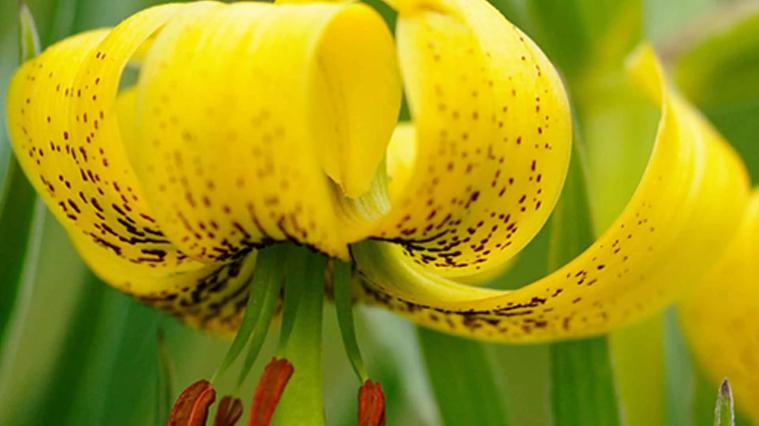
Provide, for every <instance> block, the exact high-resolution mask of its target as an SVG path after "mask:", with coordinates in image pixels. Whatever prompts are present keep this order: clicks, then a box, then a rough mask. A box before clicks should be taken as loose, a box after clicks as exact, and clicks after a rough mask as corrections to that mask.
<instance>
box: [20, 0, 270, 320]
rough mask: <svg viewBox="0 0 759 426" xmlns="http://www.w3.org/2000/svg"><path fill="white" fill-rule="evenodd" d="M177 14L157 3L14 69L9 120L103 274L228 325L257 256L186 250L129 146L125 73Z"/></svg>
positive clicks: (59, 213)
mask: <svg viewBox="0 0 759 426" xmlns="http://www.w3.org/2000/svg"><path fill="white" fill-rule="evenodd" d="M194 7H196V6H190V7H188V8H194ZM180 12H181V10H180V8H179V7H177V6H173V5H170V6H161V7H158V8H153V9H150V10H147V11H145V12H142V13H139V14H137V15H135V16H133V17H132V18H130V19H128V20H127V21H125V22H124V23H123V24H121V25H119V26H118V27H116V28H115V29H113V30H112V31H107V30H100V31H94V32H88V33H84V34H81V35H78V36H75V37H72V38H69V39H66V40H65V41H63V42H60V43H58V44H56V45H54V46H52V47H50V48H49V49H47V50H46V51H45V52H44V53H43V54H42V55H40V56H39V57H37V58H36V59H34V60H32V61H30V62H28V63H26V64H24V65H23V66H22V67H21V69H20V70H19V71H18V72H17V73H16V75H15V77H14V79H13V82H12V84H11V86H10V89H9V96H8V118H9V120H8V124H9V130H10V134H11V140H12V141H13V147H14V150H15V151H16V155H17V158H18V159H19V161H20V163H21V165H22V167H23V168H24V170H25V171H26V173H27V176H28V177H29V179H30V181H31V183H32V184H33V185H34V186H35V188H36V189H37V191H38V192H39V194H40V196H41V197H42V199H43V200H44V201H45V203H46V204H47V205H48V206H49V207H50V209H51V211H52V212H53V214H55V216H56V217H57V218H58V219H59V221H60V222H61V223H62V224H63V225H64V227H65V228H66V230H67V231H68V233H69V235H70V236H71V238H72V240H73V241H74V243H75V245H76V246H77V248H78V249H79V252H80V254H81V255H82V257H83V258H84V260H85V261H86V262H87V263H88V264H89V265H90V266H91V267H92V269H93V270H94V271H95V272H96V273H97V274H98V275H99V276H100V277H101V278H102V279H104V280H105V281H107V282H109V283H110V284H111V285H113V286H114V287H116V288H118V289H120V290H122V291H125V292H127V293H130V294H132V295H134V296H135V297H136V298H138V299H139V300H141V301H143V302H145V303H148V304H150V305H153V306H157V307H159V308H162V309H164V310H167V311H169V312H170V313H172V314H174V315H176V316H178V317H180V318H181V319H183V320H184V321H186V322H188V323H190V324H192V325H194V326H197V327H202V328H205V329H209V330H213V331H218V332H221V333H229V332H231V331H233V330H234V329H235V328H236V327H237V324H238V322H239V319H240V315H241V312H242V310H243V309H244V307H245V301H246V299H247V294H248V289H247V283H248V280H249V278H250V275H251V274H252V269H253V265H254V264H255V256H248V257H247V258H246V259H242V258H238V259H235V260H234V261H231V262H228V263H226V264H219V265H204V264H202V263H200V262H197V261H194V260H192V259H190V258H188V257H187V256H186V255H184V254H183V253H182V252H180V251H179V250H178V249H177V248H176V247H175V246H174V245H173V244H172V243H171V242H169V241H168V240H167V239H166V237H165V236H164V235H163V233H162V231H161V228H160V226H159V225H158V224H157V223H156V220H155V219H154V215H153V214H152V212H151V209H150V208H149V206H148V205H147V204H146V203H145V198H144V197H143V195H142V192H141V189H140V186H139V184H138V182H137V180H136V177H135V175H134V173H133V171H132V169H131V167H130V165H129V163H128V161H127V157H126V152H125V150H124V147H123V140H124V139H123V138H122V130H124V129H123V123H122V122H121V120H120V118H121V117H120V115H122V114H120V113H119V110H120V109H122V105H123V104H124V101H123V99H127V98H128V96H129V92H126V93H125V94H123V95H119V96H118V98H117V90H118V87H119V84H120V78H121V72H122V70H123V68H124V66H125V64H126V63H127V61H129V60H130V58H131V57H132V53H133V52H134V51H135V49H138V48H140V47H141V46H142V48H144V46H145V43H144V42H145V40H146V39H149V38H150V36H151V35H152V34H154V33H155V31H156V30H158V29H159V28H160V27H161V26H162V25H164V23H165V22H166V21H167V20H169V19H171V18H173V17H175V16H176V15H177V14H178V13H180ZM126 134H128V132H127V133H126Z"/></svg>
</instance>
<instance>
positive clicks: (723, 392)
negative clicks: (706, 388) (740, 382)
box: [719, 377, 733, 399]
mask: <svg viewBox="0 0 759 426" xmlns="http://www.w3.org/2000/svg"><path fill="white" fill-rule="evenodd" d="M719 396H720V398H722V399H733V393H732V391H731V390H730V381H729V380H727V377H725V378H724V379H722V384H721V385H720V387H719Z"/></svg>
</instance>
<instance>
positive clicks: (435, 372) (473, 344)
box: [417, 327, 509, 426]
mask: <svg viewBox="0 0 759 426" xmlns="http://www.w3.org/2000/svg"><path fill="white" fill-rule="evenodd" d="M417 330H418V331H417V335H418V337H419V345H420V346H421V348H422V354H423V355H424V361H425V365H426V367H427V375H428V377H429V380H430V384H431V385H432V390H433V392H434V393H435V398H436V399H437V405H438V409H439V410H440V417H441V419H442V421H443V424H445V425H446V426H457V425H507V424H509V421H508V418H507V412H506V407H505V406H504V398H503V396H502V394H503V389H502V387H501V386H500V384H499V383H498V372H497V370H495V369H494V366H493V363H492V360H491V359H490V358H489V356H488V354H487V352H486V350H485V345H484V344H482V343H480V342H477V341H473V340H467V339H463V338H460V337H454V336H450V335H447V334H442V333H438V332H437V331H433V330H429V329H425V328H421V327H419V328H418V329H417Z"/></svg>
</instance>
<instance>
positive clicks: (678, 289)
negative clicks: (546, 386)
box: [353, 18, 748, 342]
mask: <svg viewBox="0 0 759 426" xmlns="http://www.w3.org/2000/svg"><path fill="white" fill-rule="evenodd" d="M434 19H437V18H434ZM424 31H426V30H424ZM631 71H632V73H633V74H634V75H635V76H637V79H638V81H642V82H643V84H642V86H643V87H645V88H651V89H652V90H651V94H652V95H653V97H654V99H655V100H656V101H658V102H660V104H661V111H662V113H661V114H662V115H661V119H660V123H659V129H658V134H657V139H656V142H655V145H654V149H653V151H652V153H651V157H650V160H649V164H648V166H647V168H646V171H645V173H644V175H643V178H642V180H641V182H640V184H639V187H638V189H637V190H636V192H635V194H634V195H633V197H632V199H631V200H630V202H629V204H628V205H627V207H626V208H625V210H624V211H623V212H622V214H621V215H620V217H619V218H618V219H617V220H616V222H615V223H614V224H613V225H612V226H611V227H610V228H609V229H608V230H607V231H606V232H605V233H604V234H603V235H602V236H601V237H600V238H599V239H598V240H597V241H596V242H595V243H594V244H593V245H592V246H591V247H590V248H588V249H587V250H586V251H585V252H584V253H583V254H581V255H580V256H578V257H577V258H576V259H574V260H573V261H571V262H569V263H568V264H567V265H565V266H564V267H562V268H560V269H559V270H557V271H555V272H554V273H552V274H550V275H548V276H546V277H545V278H543V279H541V280H539V281H536V282H534V283H532V284H530V285H527V286H525V287H523V288H521V289H519V290H515V291H496V290H489V289H482V288H472V287H468V286H464V285H462V284H458V283H456V282H454V281H452V280H450V279H446V278H443V277H440V276H436V275H435V273H434V270H432V271H431V270H430V269H431V268H430V267H429V265H428V267H427V268H420V267H419V266H418V265H416V264H414V263H413V262H412V261H411V260H410V259H411V257H410V256H409V254H408V253H409V252H410V251H412V250H417V248H416V246H413V245H411V244H410V243H406V247H404V246H403V245H393V244H389V243H382V242H368V243H363V244H360V245H357V246H355V247H354V250H353V254H354V257H355V259H356V261H357V263H358V267H359V270H360V271H361V273H362V275H363V278H364V279H363V281H362V282H361V286H360V287H359V290H358V293H359V296H360V298H361V299H363V300H364V301H367V302H369V303H375V304H379V305H382V306H384V307H387V308H388V309H391V310H393V311H396V312H398V313H399V314H401V315H404V316H406V317H408V318H410V319H412V320H413V321H416V322H418V323H421V324H423V325H426V326H429V327H433V328H438V329H441V330H445V331H448V332H452V333H456V334H460V335H466V336H474V337H479V338H483V339H490V340H498V341H509V342H530V341H546V340H555V339H562V338H572V337H580V336H587V335H593V334H600V333H604V332H608V331H609V330H611V329H613V328H615V327H619V326H621V325H623V324H626V323H629V322H631V321H634V320H636V319H638V318H641V317H643V316H645V315H647V314H650V313H652V312H654V311H656V310H658V309H660V308H662V307H663V306H665V305H667V304H669V303H671V302H672V301H673V300H674V299H675V298H676V297H678V296H680V295H681V294H682V293H683V292H684V291H685V290H686V289H687V288H688V286H690V285H692V284H693V283H694V282H696V281H697V280H699V278H700V277H701V276H702V275H703V274H704V272H705V271H707V270H708V268H709V267H710V266H711V265H712V264H713V263H714V262H715V260H716V259H715V253H720V252H721V250H722V249H724V248H725V247H726V245H727V243H728V241H729V240H730V238H731V237H732V235H733V234H734V233H735V231H736V229H737V225H738V223H739V221H740V217H741V214H742V212H743V210H744V209H745V206H746V203H747V198H748V179H747V175H746V171H745V169H744V167H743V164H742V163H741V161H740V159H739V158H738V157H737V156H736V154H735V153H734V152H733V151H732V149H731V148H730V147H729V145H728V144H727V143H726V141H724V140H723V139H722V137H721V136H720V135H718V134H717V133H716V131H715V130H714V129H713V128H712V127H711V126H710V125H709V124H708V123H707V122H706V121H705V120H704V119H703V117H701V116H700V115H699V114H698V113H697V112H696V111H695V110H694V109H693V108H692V107H691V106H689V105H688V104H686V103H685V102H684V101H683V100H682V99H681V98H680V97H679V96H677V95H676V94H675V93H674V92H673V91H672V89H671V88H669V87H668V85H667V83H666V82H665V77H664V75H663V74H662V70H661V67H660V66H659V64H658V62H657V60H656V57H655V55H654V53H653V51H652V50H651V49H650V48H649V47H643V48H641V49H640V50H639V51H637V52H636V54H635V55H634V56H633V58H632V60H631ZM455 75H456V74H454V76H455ZM417 140H420V139H419V137H418V138H417ZM504 167H505V168H506V169H505V171H504V172H505V173H507V174H513V175H515V176H517V177H522V178H523V179H524V177H525V176H527V177H529V176H530V173H529V172H527V171H525V170H520V169H519V168H517V169H515V170H513V171H512V170H509V169H508V168H507V167H508V163H507V165H506V166H504ZM460 178H461V179H464V177H463V175H462V176H461V177H460ZM491 205H498V204H491ZM515 226H519V223H517V224H516V225H515ZM494 241H495V242H501V243H502V242H503V241H504V239H503V237H502V236H496V238H495V240H494ZM475 244H476V243H475ZM427 247H430V246H421V247H420V248H418V250H420V251H421V250H424V249H425V248H427ZM470 247H471V246H470ZM422 253H424V252H423V251H422ZM433 253H434V252H433Z"/></svg>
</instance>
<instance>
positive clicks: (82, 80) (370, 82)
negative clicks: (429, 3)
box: [8, 2, 401, 331]
mask: <svg viewBox="0 0 759 426" xmlns="http://www.w3.org/2000/svg"><path fill="white" fill-rule="evenodd" d="M394 49H395V48H394V45H393V41H392V37H391V35H390V33H389V31H388V29H387V28H386V27H385V25H384V21H383V20H382V19H381V17H380V16H379V15H378V14H377V13H376V12H374V11H373V10H371V9H370V8H368V7H367V6H364V5H359V4H350V5H349V4H343V5H335V4H332V5H330V4H309V5H277V6H274V5H271V4H263V3H246V4H236V5H224V4H223V3H216V2H197V3H191V4H184V5H179V4H176V5H166V6H160V7H156V8H151V9H148V10H146V11H144V12H141V13H138V14H136V15H134V16H132V17H131V18H129V19H127V20H126V21H124V22H123V23H121V24H120V25H118V26H117V27H115V28H114V29H112V30H110V31H108V30H102V31H96V32H91V33H86V34H83V35H81V36H76V37H72V38H69V39H67V40H64V41H62V42H60V43H58V44H56V45H55V46H54V47H52V48H50V49H48V50H47V51H46V52H45V53H43V54H42V55H41V56H40V57H39V58H37V59H35V60H33V61H31V62H29V63H27V64H25V65H24V66H23V67H22V68H21V69H20V70H19V72H18V73H17V74H16V76H15V77H14V80H13V82H12V85H11V88H10V93H9V98H8V100H9V103H8V117H9V128H10V132H11V137H12V140H13V146H14V149H15V151H16V154H17V156H19V158H20V160H21V164H22V167H23V168H24V170H25V172H26V173H27V175H28V176H29V177H30V179H31V180H32V183H33V184H34V185H35V187H36V188H37V190H38V191H39V192H40V193H41V194H42V196H43V199H44V201H45V202H46V203H47V204H48V205H49V206H50V207H51V209H52V210H53V211H54V213H55V214H56V216H57V217H58V218H59V220H60V221H61V222H62V223H63V225H64V226H65V227H66V229H67V230H68V232H69V234H70V235H71V237H72V240H74V242H75V243H76V245H77V247H78V248H79V251H80V253H81V254H82V256H83V258H84V259H85V261H86V262H87V263H88V264H90V265H91V267H92V268H93V269H94V270H95V271H96V272H97V273H98V275H100V276H101V277H102V278H103V279H104V280H106V281H108V282H109V283H110V284H112V285H114V286H115V287H117V288H119V289H121V290H124V291H126V292H128V293H130V294H133V295H135V296H136V297H138V298H139V299H140V300H143V301H145V302H147V303H150V304H153V305H157V306H159V307H161V308H162V309H165V310H168V311H170V312H172V313H174V314H175V315H177V316H180V317H182V318H183V319H184V320H185V321H187V322H189V323H192V324H195V325H198V326H202V327H204V328H209V329H215V330H221V329H224V330H227V331H229V330H232V329H233V328H234V327H235V324H236V319H237V315H238V314H239V312H240V310H241V309H242V307H243V306H244V300H245V298H246V297H247V289H246V285H247V280H248V278H249V276H250V273H251V271H252V268H253V264H254V256H253V255H249V254H248V253H250V252H251V250H252V248H253V247H255V246H257V245H258V244H263V243H268V242H271V241H272V240H283V239H294V240H296V241H298V242H300V243H304V244H309V245H312V246H314V247H316V248H318V249H320V250H322V251H324V252H327V253H330V254H333V255H343V256H347V244H348V243H350V242H352V241H354V240H355V239H359V238H363V237H365V236H366V235H367V234H368V232H369V228H368V224H367V223H366V220H365V219H366V218H363V217H359V219H360V220H356V214H355V213H356V212H358V210H357V209H358V207H356V211H353V209H354V208H353V207H352V206H354V204H355V206H359V207H360V206H367V205H371V203H368V204H367V200H365V199H364V198H362V197H361V196H363V195H364V194H363V193H364V192H366V191H367V190H369V189H370V188H371V187H375V186H377V185H378V180H377V179H375V176H380V177H381V176H383V175H384V170H380V169H379V167H380V165H381V164H384V163H383V162H382V159H383V157H384V151H385V149H386V146H387V143H388V141H389V139H390V134H391V133H392V130H393V127H394V124H395V121H396V119H397V114H398V110H399V108H400V97H401V94H400V93H401V92H400V90H401V89H400V77H399V74H398V69H397V64H396V58H395V50H394ZM129 62H131V63H132V64H133V65H135V66H138V67H139V68H140V71H141V73H140V78H139V81H138V83H137V84H136V86H134V87H133V88H130V89H124V90H121V91H120V90H119V87H120V85H121V84H122V82H121V77H122V73H123V70H124V68H125V66H126V65H127V63H129ZM382 167H384V166H382ZM380 172H382V173H380ZM350 197H352V198H355V202H354V201H353V200H352V198H350ZM371 198H372V194H369V196H368V199H371ZM346 200H347V201H346ZM358 216H361V215H360V214H359V215H358Z"/></svg>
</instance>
